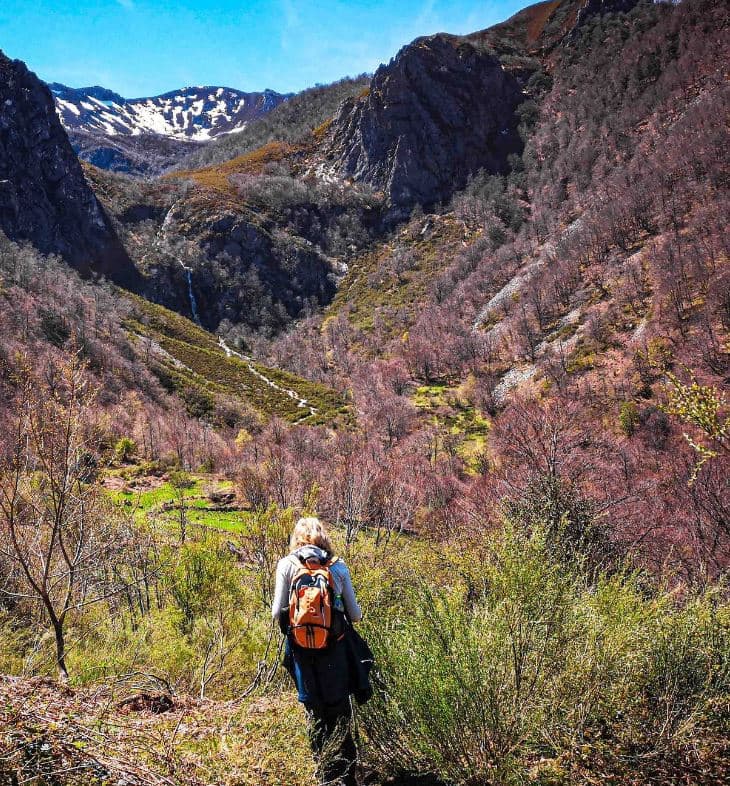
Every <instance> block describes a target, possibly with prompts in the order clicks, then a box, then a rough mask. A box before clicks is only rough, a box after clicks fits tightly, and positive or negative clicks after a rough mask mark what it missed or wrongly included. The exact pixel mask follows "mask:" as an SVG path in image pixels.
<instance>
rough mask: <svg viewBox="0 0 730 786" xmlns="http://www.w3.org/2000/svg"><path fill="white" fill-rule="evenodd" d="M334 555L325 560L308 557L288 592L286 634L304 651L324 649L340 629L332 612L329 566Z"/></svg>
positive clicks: (335, 559) (332, 597) (335, 560)
mask: <svg viewBox="0 0 730 786" xmlns="http://www.w3.org/2000/svg"><path fill="white" fill-rule="evenodd" d="M335 562H337V557H335V558H334V559H331V560H329V561H327V562H324V563H322V562H320V560H318V559H316V558H315V559H309V560H307V561H306V562H302V565H301V567H300V568H299V570H298V572H297V573H296V574H295V576H294V578H293V579H292V583H291V590H290V593H289V633H290V634H291V636H292V639H293V641H294V643H295V644H297V645H298V646H299V647H301V648H302V649H305V650H323V649H326V648H327V647H328V646H329V644H330V643H331V642H332V640H333V639H335V638H337V637H338V634H339V633H340V632H341V631H340V630H338V628H341V627H342V626H341V624H339V625H338V620H337V617H338V615H337V614H336V613H335V589H334V583H333V581H332V573H331V572H330V568H331V567H332V565H334V564H335Z"/></svg>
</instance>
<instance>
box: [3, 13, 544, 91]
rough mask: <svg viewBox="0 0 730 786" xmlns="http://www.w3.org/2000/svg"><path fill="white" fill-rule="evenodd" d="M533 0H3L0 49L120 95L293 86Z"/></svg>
mask: <svg viewBox="0 0 730 786" xmlns="http://www.w3.org/2000/svg"><path fill="white" fill-rule="evenodd" d="M530 2H531V0H493V1H492V2H490V1H489V0H309V1H308V2H307V1H306V0H271V1H270V2H266V1H265V0H238V1H236V0H0V49H2V50H3V51H4V52H5V53H6V54H7V55H9V56H10V57H15V58H20V59H21V60H25V62H26V63H27V64H28V66H29V67H30V68H31V69H32V70H33V71H35V72H36V73H37V74H38V75H39V76H40V77H41V78H42V79H45V80H46V81H49V82H52V81H56V82H63V83H65V84H67V85H70V86H72V87H81V86H86V85H92V84H101V85H104V86H105V87H109V88H111V89H112V90H116V91H117V92H119V93H121V94H122V95H124V96H126V97H127V98H135V97H139V96H144V95H155V94H158V93H163V92H166V91H167V90H173V89H176V88H179V87H183V86H186V85H202V84H210V85H225V86H228V87H237V88H240V89H242V90H261V89H263V88H265V87H270V88H272V89H274V90H279V91H281V92H287V91H296V90H301V89H303V88H305V87H310V86H311V85H314V84H315V83H317V82H321V83H325V82H331V81H332V80H334V79H337V78H339V77H341V76H346V75H353V74H358V73H362V72H363V71H374V70H375V69H376V68H377V66H378V65H379V64H380V63H381V62H387V60H389V59H390V57H392V56H393V55H394V54H395V53H396V52H397V50H398V49H399V48H400V47H401V46H403V44H406V43H408V42H409V41H411V40H412V39H413V38H416V37H417V36H419V35H428V34H430V33H435V32H439V31H446V32H450V33H467V32H472V31H474V30H480V29H482V28H484V27H488V26H489V25H492V24H494V23H496V22H499V21H501V20H503V19H506V18H507V17H509V16H511V15H512V14H513V13H515V12H516V11H517V10H519V9H520V8H521V7H523V6H525V5H529V3H530Z"/></svg>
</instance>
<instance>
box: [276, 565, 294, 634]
mask: <svg viewBox="0 0 730 786" xmlns="http://www.w3.org/2000/svg"><path fill="white" fill-rule="evenodd" d="M290 584H291V577H290V576H289V570H288V561H287V560H286V559H282V560H279V564H278V565H277V566H276V583H275V585H274V598H273V600H272V601H271V616H272V617H273V618H274V619H275V620H276V621H277V622H278V623H279V627H280V628H281V632H282V633H286V632H287V630H286V629H287V627H288V625H289V585H290Z"/></svg>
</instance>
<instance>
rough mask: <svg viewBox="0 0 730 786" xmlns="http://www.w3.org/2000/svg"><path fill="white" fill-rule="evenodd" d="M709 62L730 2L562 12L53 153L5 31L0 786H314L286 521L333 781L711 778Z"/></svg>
mask: <svg viewBox="0 0 730 786" xmlns="http://www.w3.org/2000/svg"><path fill="white" fill-rule="evenodd" d="M728 77H730V13H729V12H728V9H727V8H726V7H725V6H724V4H721V3H715V2H712V1H711V0H682V2H677V3H664V2H650V1H649V0H548V1H547V2H541V3H537V4H536V5H533V6H530V7H529V8H526V9H524V10H523V11H520V12H519V13H518V14H516V15H515V16H513V17H512V18H510V19H508V20H507V21H505V22H503V23H501V24H499V25H496V26H494V27H491V28H488V29H486V30H481V31H476V32H474V33H472V34H470V35H464V36H457V35H450V34H447V33H439V34H436V35H431V36H426V37H421V38H417V39H416V40H415V41H413V42H412V43H409V44H406V45H405V46H404V47H403V48H402V49H401V50H400V51H399V52H398V53H395V54H394V57H393V58H392V59H391V60H390V61H389V62H388V63H385V64H382V65H381V66H380V67H379V68H378V69H377V70H376V71H375V73H374V74H373V75H372V76H365V75H363V76H360V77H357V78H354V79H350V78H348V79H343V80H341V81H340V82H335V83H332V84H330V85H326V86H321V85H318V86H317V87H315V88H311V89H310V90H306V91H303V92H301V93H298V94H296V95H294V96H279V94H276V95H277V96H278V98H280V99H282V100H280V101H279V100H278V99H277V100H276V101H275V102H274V103H275V106H267V107H265V109H266V111H263V108H264V107H263V103H262V102H265V94H264V93H261V94H251V95H253V96H254V97H255V96H259V98H256V99H255V100H254V101H253V104H252V106H253V107H254V109H255V112H254V115H251V116H250V117H249V116H246V117H245V118H244V117H242V118H239V119H240V120H241V125H242V126H243V127H240V128H238V129H237V130H236V132H235V133H220V134H218V133H216V134H212V132H211V133H210V135H211V136H215V137H216V138H214V139H201V138H198V137H196V130H195V129H196V128H197V126H195V124H193V126H195V127H193V126H185V127H183V126H180V127H179V128H178V127H177V126H176V128H177V130H176V131H175V133H172V134H171V135H168V136H166V137H165V139H167V142H165V143H164V144H161V143H160V140H161V139H162V138H163V135H157V136H156V137H154V139H153V142H152V148H150V149H149V150H146V149H145V148H144V144H145V135H146V134H147V131H149V129H142V131H143V133H134V134H132V133H129V134H128V133H127V132H126V131H125V132H124V133H119V134H110V135H109V139H107V140H101V141H102V142H103V147H104V150H105V151H107V143H108V144H109V148H108V150H109V151H111V152H108V151H107V152H104V153H103V155H98V156H97V153H98V150H97V148H96V143H97V141H98V140H97V139H96V138H95V139H94V140H91V141H90V145H89V148H88V149H89V150H92V148H93V149H94V150H97V153H92V155H90V156H85V155H82V158H85V159H86V160H84V162H83V163H80V162H79V161H78V159H77V157H76V156H75V155H74V152H73V148H72V147H71V143H70V142H69V139H68V138H67V136H66V134H65V132H64V129H63V126H62V124H61V121H60V119H59V118H58V116H57V114H56V112H55V111H54V98H53V95H52V93H51V92H50V91H49V90H48V89H47V88H46V87H45V86H44V85H43V84H42V83H41V82H40V81H39V80H38V79H37V78H36V77H35V76H34V75H33V74H32V73H31V72H30V71H28V70H27V68H26V67H25V66H24V65H23V64H22V63H20V62H19V61H10V60H8V59H6V58H4V57H3V56H2V55H0V78H1V80H2V81H0V230H1V232H0V303H2V308H1V309H0V368H1V369H2V375H1V377H0V639H2V641H3V642H4V644H3V646H1V647H0V674H2V675H5V676H0V784H5V783H6V782H7V783H8V784H13V786H20V784H21V783H37V784H39V786H41V784H43V785H44V786H45V785H46V784H47V785H48V786H74V785H75V784H79V786H81V784H83V786H90V785H92V784H98V785H99V786H101V785H102V784H109V783H118V784H123V783H124V784H129V786H143V785H144V784H159V786H163V784H164V785H165V786H172V784H175V786H213V784H227V785H229V786H235V785H240V786H243V785H244V784H250V785H251V786H254V784H256V785H257V786H260V785H261V784H270V785H271V786H275V785H277V786H310V784H314V783H315V782H316V777H315V773H314V768H313V765H312V764H311V762H310V758H309V753H308V748H307V738H306V730H305V728H304V723H303V717H304V716H303V715H302V713H301V711H300V708H298V707H297V706H296V701H295V698H294V696H293V695H292V694H291V686H290V684H289V683H288V682H286V681H285V680H286V675H284V676H282V670H281V669H278V666H279V663H280V660H281V655H282V651H281V646H279V640H280V637H279V635H278V628H277V627H276V625H275V624H274V623H272V620H271V616H270V611H269V608H270V604H271V599H272V592H273V577H274V571H275V568H276V564H277V560H278V559H279V557H281V556H282V555H283V554H285V553H286V552H287V548H288V542H289V540H288V539H289V535H290V532H291V529H292V526H293V524H294V521H295V520H296V519H297V518H298V517H299V516H300V515H317V516H319V517H321V519H322V520H323V521H325V522H327V524H328V525H329V527H330V531H331V534H332V537H333V540H334V543H335V548H336V549H337V552H338V553H339V554H341V555H342V556H343V558H344V559H345V560H346V561H347V564H348V565H349V566H350V570H351V571H352V575H353V579H354V582H355V587H356V591H357V595H358V599H359V600H360V602H361V604H362V606H363V608H364V610H365V618H364V622H363V623H362V627H361V630H362V631H363V633H364V635H365V636H366V638H367V639H368V641H370V643H371V645H372V647H373V649H374V651H375V660H376V668H375V672H374V673H373V686H374V688H375V693H374V696H373V698H372V699H371V700H370V701H369V702H368V703H367V704H364V705H362V706H360V707H358V708H357V709H356V718H357V735H358V746H359V760H358V762H359V764H358V775H357V781H358V786H366V784H367V785H368V786H412V784H422V785H423V786H497V784H517V783H519V784H528V785H529V786H547V785H548V784H551V786H588V784H593V783H598V782H605V783H613V784H617V786H642V784H675V783H676V784H679V783H687V784H690V783H691V784H707V786H714V785H715V784H720V783H724V782H725V781H726V780H727V779H728V777H729V775H728V773H730V750H728V744H727V740H728V739H730V714H729V712H728V707H729V706H730V701H729V697H730V605H729V603H728V591H727V590H728V588H727V579H728V570H729V569H730V472H729V471H728V470H729V469H730V409H729V407H730V403H729V399H728V383H729V382H730V234H728V231H727V218H728V214H729V212H730V210H729V208H730V193H729V190H728V186H730V170H729V160H728V150H729V149H730V148H729V147H728V123H727V120H728V117H730V113H729V111H728V110H729V108H730V89H729V88H728V85H729V84H730V79H729V78H728ZM51 87H54V86H53V85H52V86H51ZM211 89H212V88H211ZM89 90H97V89H96V88H93V89H89ZM191 90H193V89H191ZM206 90H207V88H206ZM63 91H66V92H63ZM54 92H55V95H56V98H57V99H59V98H60V99H61V100H63V101H67V102H71V103H73V101H77V103H73V106H75V107H76V108H77V110H78V111H79V112H81V110H82V109H84V107H83V103H84V102H86V103H89V95H91V94H90V93H89V95H87V94H86V93H84V94H83V95H81V94H79V95H78V96H74V95H73V91H71V92H69V89H68V88H63V86H59V85H56V86H55V91H54ZM87 92H88V90H87ZM206 95H207V93H206ZM246 95H248V94H246ZM191 96H192V94H191ZM261 96H264V98H261ZM92 97H94V96H92ZM118 98H119V97H115V96H114V95H112V96H111V97H110V96H107V95H106V93H104V94H102V93H98V94H96V98H95V101H94V102H92V103H91V104H90V105H92V106H93V107H94V108H95V109H94V117H95V118H97V119H98V118H101V119H100V120H99V121H98V122H102V120H103V118H104V117H105V115H104V112H105V111H106V110H105V109H104V107H106V108H107V109H109V107H107V104H106V103H105V102H111V103H113V104H115V106H117V109H118V108H119V107H122V109H124V107H125V106H126V102H124V99H121V98H119V100H117V99H118ZM162 98H165V97H164V96H163V97H162ZM198 99H199V96H197V93H196V94H195V96H192V97H191V101H193V102H195V101H198ZM259 99H260V100H259ZM284 99H286V100H284ZM170 100H171V101H172V100H173V98H170ZM236 100H238V99H236ZM241 100H242V102H243V103H242V107H244V108H245V107H246V106H249V104H247V101H248V99H246V100H244V99H241ZM252 100H253V99H252ZM249 103H250V102H249ZM127 110H129V111H131V109H129V108H128V107H127V109H124V112H123V113H122V114H124V116H125V117H126V116H127V115H126V114H125V113H126V112H127ZM163 110H164V111H166V109H165V107H163ZM66 111H67V112H70V113H71V115H73V116H74V117H76V116H77V115H76V114H75V113H74V111H73V109H67V110H66ZM89 111H91V110H89ZM114 111H116V110H114ZM221 111H222V110H221ZM225 111H226V113H227V116H228V115H230V114H231V113H230V112H229V110H228V109H226V110H225ZM242 111H243V109H242ZM252 111H253V110H252ZM168 114H169V113H168ZM181 118H182V119H184V118H183V115H180V117H179V118H178V120H180V119H181ZM168 119H169V118H168ZM228 119H230V118H228ZM188 120H190V122H191V123H192V122H193V118H192V116H191V117H190V118H188ZM65 122H66V126H67V128H68V129H69V136H70V137H71V140H72V141H74V140H76V141H78V140H79V139H80V138H81V137H79V136H78V134H88V133H90V132H89V130H88V129H81V130H79V129H76V130H73V129H71V128H70V127H69V125H68V123H69V121H68V118H67V120H66V121H65ZM94 122H96V120H95V121H94ZM104 122H106V121H104ZM109 122H111V121H109ZM114 122H116V121H114ZM119 122H121V121H119ZM200 122H201V123H203V125H205V127H206V128H208V126H210V128H208V131H210V129H212V128H213V127H214V125H215V124H214V123H213V121H212V120H210V121H208V120H205V121H203V120H201V121H200ZM231 122H233V121H231ZM206 124H207V125H206ZM210 124H213V125H210ZM198 125H200V124H198ZM190 129H192V130H190ZM128 130H129V129H128ZM223 130H224V131H226V132H227V131H229V130H232V129H229V128H228V127H227V126H226V128H225V129H223ZM96 131H97V132H98V131H99V129H97V130H96ZM107 131H108V129H107ZM208 131H206V132H205V134H208ZM94 133H96V132H94ZM104 133H106V132H104ZM75 134H76V135H77V136H74V135H75ZM205 134H204V135H205ZM153 136H154V135H153ZM121 139H124V140H136V141H135V142H134V143H132V147H130V148H124V149H123V150H122V149H121V148H123V147H124V144H126V142H120V140H121ZM92 142H93V144H91V143H92ZM112 143H113V144H112ZM84 144H85V143H84ZM114 145H121V147H120V151H118V152H119V155H120V156H121V158H119V159H117V158H116V156H117V153H115V152H113V151H112V150H111V148H112V147H113V146H114ZM77 147H78V145H77ZM115 149H116V148H115ZM94 156H97V157H96V158H94ZM89 159H90V161H91V162H89ZM122 159H123V160H124V162H126V163H123V164H122V165H120V166H117V164H116V163H114V161H117V163H118V162H119V161H122ZM130 161H132V164H131V165H130ZM135 162H136V163H135ZM69 479H70V480H69ZM59 499H60V500H62V504H61V503H57V500H59ZM64 506H67V507H64ZM66 511H68V512H66ZM54 521H62V522H63V526H65V527H66V529H65V530H63V532H64V533H67V534H65V535H64V536H63V537H68V538H70V539H74V538H75V540H74V541H73V542H75V543H76V544H78V554H79V555H81V558H80V561H79V563H78V565H79V567H78V569H76V568H74V570H78V573H75V574H74V576H78V577H79V578H78V582H79V583H78V584H73V582H72V584H71V585H69V586H71V589H70V590H69V591H68V594H67V595H64V594H63V593H61V592H60V590H59V589H58V587H61V586H66V585H64V584H63V582H64V581H66V580H67V579H68V576H69V573H73V571H69V570H67V569H66V568H65V567H64V566H67V565H68V563H67V562H65V561H64V560H67V559H68V557H67V555H66V554H65V553H64V551H63V549H61V550H60V551H58V550H55V551H54V544H56V543H60V542H61V541H60V540H57V539H56V536H55V535H53V536H52V535H46V534H45V533H47V532H49V531H52V523H53V522H54ZM49 527H51V529H50V530H49ZM18 533H20V534H19V535H18ZM61 540H62V539H61ZM40 543H43V544H45V547H46V548H47V549H48V552H47V553H48V554H50V555H51V556H50V557H48V558H47V559H46V557H45V556H43V552H42V551H41V550H39V549H38V548H37V544H40ZM39 554H40V555H41V557H40V558H37V555H39ZM39 559H40V561H39ZM37 566H40V567H37ZM34 571H36V572H35V573H34ZM54 571H55V573H54ZM51 573H53V575H54V576H56V577H60V578H58V579H57V583H56V584H54V583H53V582H51V585H50V586H51V589H50V590H48V591H47V596H48V597H46V598H45V599H44V597H43V593H42V592H41V593H40V594H39V593H38V591H37V588H38V587H41V588H43V587H44V586H46V585H44V584H43V582H44V581H45V580H46V579H47V576H48V575H49V574H51ZM44 575H45V576H46V579H44V578H43V576H44ZM34 576H40V577H41V578H36V579H33V577H34ZM29 579H33V581H35V584H34V583H33V581H30V580H29ZM54 581H55V579H54ZM39 597H40V600H39ZM64 598H66V601H65V602H66V603H67V606H66V610H65V611H64V612H63V615H64V616H62V622H61V627H63V626H65V627H63V631H62V635H59V633H58V630H59V626H58V614H57V607H58V604H60V603H62V602H64ZM54 604H55V605H54ZM49 609H50V611H49ZM54 615H55V617H54ZM54 625H55V628H54ZM59 642H60V643H59ZM64 672H65V673H64ZM56 678H60V680H61V682H57V681H56ZM61 683H63V684H61Z"/></svg>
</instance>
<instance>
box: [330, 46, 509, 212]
mask: <svg viewBox="0 0 730 786" xmlns="http://www.w3.org/2000/svg"><path fill="white" fill-rule="evenodd" d="M522 100H523V93H522V90H521V88H520V86H519V84H518V82H517V80H516V79H515V77H514V76H512V75H511V74H510V73H509V71H507V70H505V69H504V68H503V67H502V65H501V63H500V62H499V60H498V59H497V58H496V57H494V55H492V54H490V52H488V51H487V50H486V49H484V48H481V47H479V46H475V45H473V44H471V43H469V42H467V41H466V40H465V39H463V38H459V37H456V36H448V35H443V34H439V35H435V36H431V37H428V38H419V39H417V40H415V41H414V42H413V43H412V44H409V45H408V46H406V47H404V48H403V49H401V51H400V52H399V53H398V54H397V55H396V57H395V58H394V59H393V60H392V61H391V62H390V63H389V64H388V65H385V66H381V67H380V68H379V69H378V70H377V72H376V73H375V76H374V77H373V80H372V83H371V86H370V89H369V91H366V92H364V93H363V95H361V96H359V97H357V98H354V99H349V100H348V101H346V102H345V103H344V104H343V105H342V107H341V110H340V112H339V116H338V117H337V119H336V121H335V124H334V132H333V135H332V137H331V141H330V144H329V148H328V151H327V155H328V158H329V159H330V161H332V162H333V163H334V166H335V168H336V169H337V170H338V171H339V173H340V174H341V175H344V176H346V177H352V178H354V179H355V180H358V181H361V182H365V183H368V184H370V185H372V186H373V187H374V188H376V189H377V190H382V191H384V192H385V193H386V195H387V197H388V200H389V202H390V205H391V206H392V208H394V209H395V211H396V212H401V213H405V212H407V210H408V209H409V208H410V207H411V206H412V205H414V204H416V203H420V204H424V205H432V204H434V203H436V202H439V201H441V200H445V199H448V198H449V197H450V196H451V194H452V193H453V192H454V191H456V190H458V189H460V188H462V187H463V186H464V184H465V183H466V181H467V179H468V177H469V176H470V175H471V174H473V173H475V172H477V171H478V170H479V169H485V170H487V171H489V172H492V173H504V172H506V171H507V170H508V160H507V159H508V156H509V155H510V154H511V153H518V152H519V151H520V150H521V140H520V137H519V135H518V133H517V125H518V120H517V117H516V115H515V110H516V108H517V106H518V104H519V103H520V102H521V101H522Z"/></svg>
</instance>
